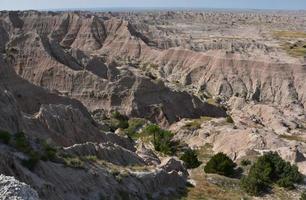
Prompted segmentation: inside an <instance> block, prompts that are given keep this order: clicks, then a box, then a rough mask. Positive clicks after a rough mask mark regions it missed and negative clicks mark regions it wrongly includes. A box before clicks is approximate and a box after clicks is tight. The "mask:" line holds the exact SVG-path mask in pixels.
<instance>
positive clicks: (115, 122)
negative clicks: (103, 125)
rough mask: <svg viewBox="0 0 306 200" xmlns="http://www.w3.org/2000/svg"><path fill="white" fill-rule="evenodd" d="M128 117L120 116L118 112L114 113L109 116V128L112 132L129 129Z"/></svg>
mask: <svg viewBox="0 0 306 200" xmlns="http://www.w3.org/2000/svg"><path fill="white" fill-rule="evenodd" d="M128 119H129V118H128V117H127V116H125V115H122V114H120V113H119V112H118V111H115V112H113V113H112V114H111V119H110V126H111V129H112V130H116V129H118V128H122V129H126V128H128V127H129V123H128Z"/></svg>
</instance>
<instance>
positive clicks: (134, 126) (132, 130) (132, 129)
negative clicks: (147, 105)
mask: <svg viewBox="0 0 306 200" xmlns="http://www.w3.org/2000/svg"><path fill="white" fill-rule="evenodd" d="M145 123H146V121H145V120H144V119H140V118H134V119H130V120H129V121H128V128H126V130H125V133H126V134H127V135H128V136H129V137H131V138H133V139H137V130H138V129H139V128H141V127H142V126H143V125H145Z"/></svg>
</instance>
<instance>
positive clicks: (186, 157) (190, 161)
mask: <svg viewBox="0 0 306 200" xmlns="http://www.w3.org/2000/svg"><path fill="white" fill-rule="evenodd" d="M180 159H181V160H182V161H184V163H185V166H186V167H187V169H193V168H197V167H198V166H200V165H201V162H200V161H199V160H198V157H197V154H196V152H195V151H194V150H192V149H188V150H186V151H185V152H184V154H183V155H182V156H181V157H180Z"/></svg>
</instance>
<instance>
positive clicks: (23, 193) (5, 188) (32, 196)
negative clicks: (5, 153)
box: [0, 175, 39, 200]
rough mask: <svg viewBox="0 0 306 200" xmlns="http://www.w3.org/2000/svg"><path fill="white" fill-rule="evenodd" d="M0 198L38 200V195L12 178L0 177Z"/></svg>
mask: <svg viewBox="0 0 306 200" xmlns="http://www.w3.org/2000/svg"><path fill="white" fill-rule="evenodd" d="M0 197H1V199H3V200H6V199H14V200H38V199H39V197H38V194H37V192H36V191H35V190H33V189H32V188H31V187H30V186H28V185H26V184H24V183H21V182H19V181H17V180H16V179H15V178H14V177H8V176H4V175H0Z"/></svg>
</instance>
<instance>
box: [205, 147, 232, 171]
mask: <svg viewBox="0 0 306 200" xmlns="http://www.w3.org/2000/svg"><path fill="white" fill-rule="evenodd" d="M235 167H236V164H235V163H234V162H233V161H232V159H230V158H229V157H228V156H227V155H225V154H224V153H217V154H216V155H214V156H213V157H212V158H211V159H210V160H209V161H208V163H207V164H206V165H205V167H204V171H205V172H206V173H212V174H219V175H223V176H232V175H234V172H235V170H234V169H235Z"/></svg>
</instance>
